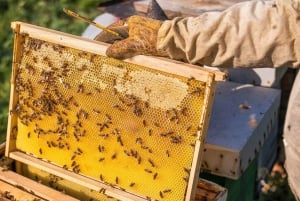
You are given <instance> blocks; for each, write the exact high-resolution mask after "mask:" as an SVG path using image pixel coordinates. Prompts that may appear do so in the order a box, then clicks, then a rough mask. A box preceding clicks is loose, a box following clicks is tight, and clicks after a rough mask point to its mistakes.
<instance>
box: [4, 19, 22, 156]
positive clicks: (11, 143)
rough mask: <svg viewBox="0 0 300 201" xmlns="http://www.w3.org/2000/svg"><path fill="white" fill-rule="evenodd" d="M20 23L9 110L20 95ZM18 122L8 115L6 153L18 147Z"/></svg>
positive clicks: (15, 44) (13, 64)
mask: <svg viewBox="0 0 300 201" xmlns="http://www.w3.org/2000/svg"><path fill="white" fill-rule="evenodd" d="M19 32H20V25H19V24H16V26H15V31H14V52H13V63H12V73H11V80H10V85H11V87H10V97H11V98H10V100H9V111H12V110H14V109H15V108H14V106H15V105H16V104H17V100H18V97H17V96H15V94H16V92H15V81H16V74H17V72H16V71H17V69H18V68H17V65H18V63H17V61H19V60H20V57H21V51H20V49H19V48H20V43H21V39H20V34H19ZM16 124H17V119H16V118H14V116H13V115H8V123H7V128H8V129H7V135H6V141H7V143H8V146H6V148H7V149H6V150H5V155H6V156H7V155H8V152H9V151H11V150H14V149H15V148H16V145H15V144H16V136H13V135H14V131H13V128H14V125H16Z"/></svg>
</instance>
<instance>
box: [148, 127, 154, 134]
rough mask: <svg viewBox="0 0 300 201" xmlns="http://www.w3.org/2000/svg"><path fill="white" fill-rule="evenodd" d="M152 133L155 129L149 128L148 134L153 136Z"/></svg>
mask: <svg viewBox="0 0 300 201" xmlns="http://www.w3.org/2000/svg"><path fill="white" fill-rule="evenodd" d="M152 133H153V130H152V129H151V128H150V129H149V130H148V134H149V136H151V135H152Z"/></svg>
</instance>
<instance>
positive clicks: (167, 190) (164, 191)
mask: <svg viewBox="0 0 300 201" xmlns="http://www.w3.org/2000/svg"><path fill="white" fill-rule="evenodd" d="M171 192H172V190H171V189H166V190H163V193H171Z"/></svg>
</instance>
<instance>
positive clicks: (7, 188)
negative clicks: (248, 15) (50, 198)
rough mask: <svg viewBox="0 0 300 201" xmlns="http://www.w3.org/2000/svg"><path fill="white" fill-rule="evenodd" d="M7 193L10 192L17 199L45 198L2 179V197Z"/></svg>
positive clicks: (0, 186) (0, 183)
mask: <svg viewBox="0 0 300 201" xmlns="http://www.w3.org/2000/svg"><path fill="white" fill-rule="evenodd" d="M5 194H8V195H9V196H11V197H12V198H13V199H15V200H27V201H30V200H41V201H42V200H45V199H43V198H40V197H37V196H35V195H33V194H30V193H28V192H26V191H23V190H21V189H19V188H17V187H15V186H12V185H10V184H8V183H5V182H3V181H1V180H0V198H1V199H3V198H5ZM1 196H2V197H1ZM9 200H11V199H9Z"/></svg>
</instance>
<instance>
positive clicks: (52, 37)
mask: <svg viewBox="0 0 300 201" xmlns="http://www.w3.org/2000/svg"><path fill="white" fill-rule="evenodd" d="M18 25H20V33H23V34H30V36H31V37H34V38H37V39H41V40H46V41H49V42H53V43H58V44H61V45H67V46H69V47H72V48H75V49H80V50H83V51H87V52H91V53H96V54H101V55H106V54H105V52H106V49H107V47H108V44H106V43H102V42H99V41H95V40H90V39H85V38H82V37H79V36H74V35H71V34H67V33H63V32H59V31H55V30H50V29H46V28H43V27H38V26H35V25H31V24H26V23H22V22H13V23H12V28H13V29H16V28H17V27H18ZM58 34H59V36H58ZM125 61H127V62H130V63H134V64H138V65H143V66H147V67H149V68H153V69H156V70H161V71H165V72H168V73H173V74H176V75H181V76H186V77H192V76H193V77H194V78H195V79H197V80H200V81H206V78H207V75H208V74H210V73H214V74H215V77H216V78H215V79H216V80H224V79H225V78H226V74H225V73H223V72H219V71H213V70H207V69H204V68H200V67H199V66H196V65H191V64H186V63H183V62H179V61H174V60H171V59H166V58H159V57H151V56H144V55H138V56H135V57H132V58H130V59H126V60H125Z"/></svg>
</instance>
